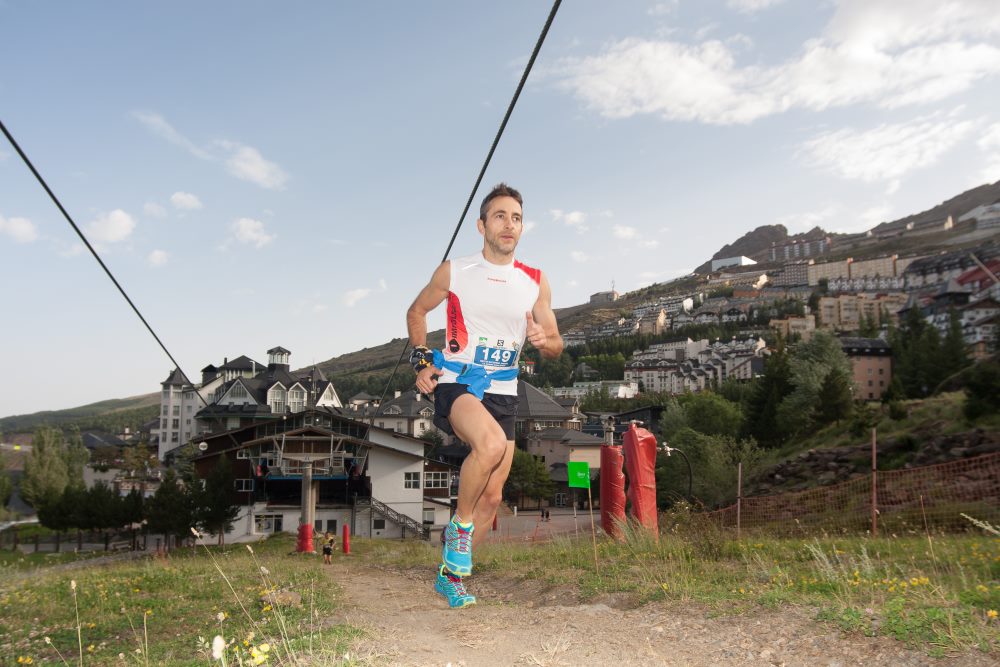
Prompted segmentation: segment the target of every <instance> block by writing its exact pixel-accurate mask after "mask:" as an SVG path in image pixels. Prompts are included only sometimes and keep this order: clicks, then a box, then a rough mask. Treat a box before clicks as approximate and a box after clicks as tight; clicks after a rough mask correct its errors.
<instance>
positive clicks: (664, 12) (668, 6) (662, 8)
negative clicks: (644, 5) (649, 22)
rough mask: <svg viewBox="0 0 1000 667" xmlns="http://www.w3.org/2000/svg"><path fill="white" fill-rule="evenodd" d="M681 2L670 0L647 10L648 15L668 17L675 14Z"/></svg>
mask: <svg viewBox="0 0 1000 667" xmlns="http://www.w3.org/2000/svg"><path fill="white" fill-rule="evenodd" d="M679 2H680V0H670V2H658V3H656V4H655V5H653V6H652V7H650V8H649V9H647V10H646V13H647V14H649V15H650V16H668V15H670V14H673V13H674V10H676V9H677V5H678V3H679Z"/></svg>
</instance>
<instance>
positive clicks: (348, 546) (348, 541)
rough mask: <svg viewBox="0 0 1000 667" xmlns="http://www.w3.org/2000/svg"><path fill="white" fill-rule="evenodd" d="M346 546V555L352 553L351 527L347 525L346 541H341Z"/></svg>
mask: <svg viewBox="0 0 1000 667" xmlns="http://www.w3.org/2000/svg"><path fill="white" fill-rule="evenodd" d="M340 543H341V544H343V545H344V553H345V554H349V553H351V527H350V526H348V525H347V524H346V523H345V524H344V539H342V540H341V541H340Z"/></svg>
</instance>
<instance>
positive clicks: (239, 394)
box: [229, 384, 247, 398]
mask: <svg viewBox="0 0 1000 667" xmlns="http://www.w3.org/2000/svg"><path fill="white" fill-rule="evenodd" d="M229 395H230V396H231V397H233V398H246V397H247V389H246V387H244V386H243V385H241V384H234V385H233V388H232V389H230V390H229Z"/></svg>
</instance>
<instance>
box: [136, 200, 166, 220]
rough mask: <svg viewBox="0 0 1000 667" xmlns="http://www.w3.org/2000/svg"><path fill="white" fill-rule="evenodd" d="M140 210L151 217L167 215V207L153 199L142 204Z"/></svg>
mask: <svg viewBox="0 0 1000 667" xmlns="http://www.w3.org/2000/svg"><path fill="white" fill-rule="evenodd" d="M142 212H143V213H145V214H146V215H148V216H149V217H151V218H165V217H167V209H165V208H164V207H163V206H161V205H160V204H157V203H156V202H154V201H148V202H146V203H145V204H143V205H142Z"/></svg>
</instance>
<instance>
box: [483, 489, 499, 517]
mask: <svg viewBox="0 0 1000 667" xmlns="http://www.w3.org/2000/svg"><path fill="white" fill-rule="evenodd" d="M502 500H503V489H502V488H496V489H494V488H487V489H486V490H485V491H483V495H482V498H480V499H479V503H480V504H481V505H482V506H483V507H484V509H486V510H487V511H488V512H489V513H490V514H493V512H494V511H496V508H498V507H500V502H501V501H502Z"/></svg>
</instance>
